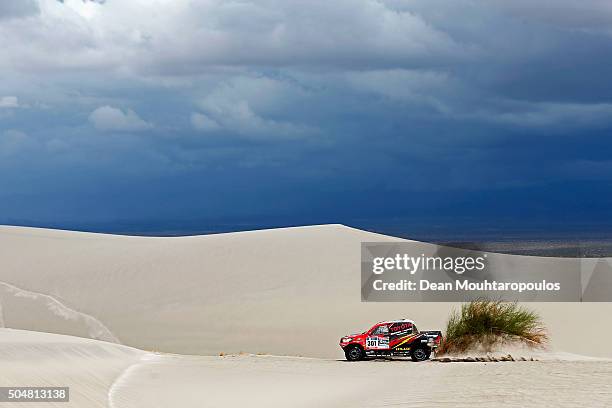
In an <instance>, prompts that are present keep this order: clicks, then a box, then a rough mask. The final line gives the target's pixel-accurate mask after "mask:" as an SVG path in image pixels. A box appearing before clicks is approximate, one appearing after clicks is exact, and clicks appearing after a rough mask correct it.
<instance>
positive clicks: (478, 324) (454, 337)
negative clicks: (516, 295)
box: [439, 299, 548, 354]
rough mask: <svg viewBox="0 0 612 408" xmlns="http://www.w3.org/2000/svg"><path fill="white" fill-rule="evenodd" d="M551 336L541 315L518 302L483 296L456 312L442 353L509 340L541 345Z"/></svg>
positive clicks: (449, 326)
mask: <svg viewBox="0 0 612 408" xmlns="http://www.w3.org/2000/svg"><path fill="white" fill-rule="evenodd" d="M547 341H548V335H547V334H546V330H545V328H544V326H543V325H542V323H541V320H540V316H539V315H538V314H537V313H535V312H533V311H530V310H528V309H526V308H524V307H521V306H519V305H518V304H517V303H504V302H501V301H494V300H488V299H479V300H475V301H472V302H470V303H465V304H463V305H462V306H461V310H460V311H459V312H457V311H453V312H452V313H451V315H450V317H449V319H448V323H447V324H446V335H445V337H444V340H443V342H442V344H441V346H440V349H439V353H441V354H445V353H462V352H465V351H468V350H475V349H484V351H492V349H493V347H494V346H496V345H499V344H503V343H508V342H519V343H523V344H526V345H528V346H531V347H541V346H543V345H544V344H545V343H546V342H547Z"/></svg>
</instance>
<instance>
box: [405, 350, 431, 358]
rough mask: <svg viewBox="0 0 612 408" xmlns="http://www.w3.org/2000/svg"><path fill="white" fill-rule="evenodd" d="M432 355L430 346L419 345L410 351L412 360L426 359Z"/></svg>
mask: <svg viewBox="0 0 612 408" xmlns="http://www.w3.org/2000/svg"><path fill="white" fill-rule="evenodd" d="M430 355H431V350H430V349H429V348H425V347H417V348H415V349H413V350H412V353H410V358H412V361H425V360H427V359H428V358H429V356H430Z"/></svg>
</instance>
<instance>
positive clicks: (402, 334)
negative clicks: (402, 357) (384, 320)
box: [389, 321, 415, 351]
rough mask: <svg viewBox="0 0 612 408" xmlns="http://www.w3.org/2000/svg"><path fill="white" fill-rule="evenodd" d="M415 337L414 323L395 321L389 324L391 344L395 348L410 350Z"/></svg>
mask: <svg viewBox="0 0 612 408" xmlns="http://www.w3.org/2000/svg"><path fill="white" fill-rule="evenodd" d="M414 337H415V336H414V325H413V324H412V323H410V322H401V321H400V322H394V323H393V324H391V325H390V326H389V346H390V348H392V349H393V350H397V351H408V350H410V343H412V339H414Z"/></svg>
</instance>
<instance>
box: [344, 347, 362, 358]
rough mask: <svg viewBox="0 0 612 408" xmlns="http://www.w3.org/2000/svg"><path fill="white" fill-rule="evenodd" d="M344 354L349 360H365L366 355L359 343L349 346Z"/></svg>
mask: <svg viewBox="0 0 612 408" xmlns="http://www.w3.org/2000/svg"><path fill="white" fill-rule="evenodd" d="M344 355H345V356H346V359H347V360H348V361H359V360H363V357H364V353H363V350H362V349H361V347H359V346H357V345H353V346H348V347H347V348H346V349H345V350H344Z"/></svg>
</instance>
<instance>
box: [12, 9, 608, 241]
mask: <svg viewBox="0 0 612 408" xmlns="http://www.w3.org/2000/svg"><path fill="white" fill-rule="evenodd" d="M610 72H612V3H610V2H609V1H607V0H585V1H582V2H575V1H569V0H555V1H553V0H541V1H535V2H534V1H533V0H530V1H527V0H514V1H495V0H486V1H485V0H482V1H478V0H471V1H456V0H453V1H451V0H449V1H431V0H423V1H421V0H335V1H328V0H325V1H319V0H296V1H287V0H259V1H247V0H226V1H221V0H200V1H195V0H194V1H187V0H129V1H127V0H106V1H104V0H97V1H83V0H64V1H58V0H2V1H1V2H0V223H17V224H31V225H53V226H61V227H71V226H75V225H79V226H85V227H84V228H86V227H87V226H90V228H94V227H91V226H94V225H101V224H105V225H112V224H113V223H116V224H117V225H119V223H121V222H128V223H129V222H134V223H143V224H147V225H154V224H155V225H157V224H158V225H160V226H161V225H162V224H164V223H172V222H183V223H184V224H185V223H186V224H189V225H191V226H194V225H196V224H197V225H198V226H197V227H194V228H201V227H204V226H205V225H208V224H210V223H230V224H231V223H234V224H241V223H242V224H245V225H246V224H248V225H256V224H261V225H267V224H271V225H274V224H279V225H280V224H283V225H285V224H305V223H317V222H346V223H351V222H353V223H355V224H359V223H360V222H361V223H362V224H363V223H364V222H365V221H363V220H375V221H376V220H377V221H376V222H378V221H380V222H392V221H393V220H396V219H402V220H403V221H402V222H404V223H407V228H410V227H411V226H414V227H415V228H416V227H417V226H419V225H420V226H423V225H425V226H427V225H435V226H437V227H444V226H448V225H451V224H452V225H475V224H478V225H479V228H481V227H484V228H505V227H509V228H510V227H513V228H523V229H528V228H540V229H549V228H560V227H563V226H568V225H572V226H578V227H579V228H582V227H581V226H591V227H592V226H594V225H601V224H602V222H603V223H604V224H605V223H607V224H611V223H610V222H609V221H607V220H608V219H610V216H611V215H612V210H611V209H612V155H611V153H612V139H611V137H612V134H611V130H612V80H611V77H610ZM356 220H357V221H356ZM358 220H361V221H358ZM602 220H603V221H602ZM367 222H370V221H367ZM367 222H365V223H367ZM372 222H374V221H372ZM207 223H208V224H207ZM160 228H161V227H160ZM585 228H586V227H585Z"/></svg>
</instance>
